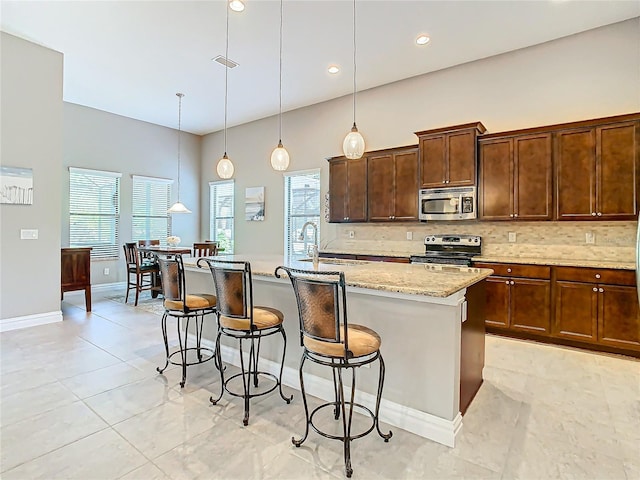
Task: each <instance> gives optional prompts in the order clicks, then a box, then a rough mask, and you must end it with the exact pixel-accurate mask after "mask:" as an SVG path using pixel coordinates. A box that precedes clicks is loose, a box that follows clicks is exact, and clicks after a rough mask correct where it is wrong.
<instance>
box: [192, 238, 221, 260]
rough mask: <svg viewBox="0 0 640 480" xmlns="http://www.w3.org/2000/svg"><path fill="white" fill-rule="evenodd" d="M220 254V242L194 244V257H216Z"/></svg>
mask: <svg viewBox="0 0 640 480" xmlns="http://www.w3.org/2000/svg"><path fill="white" fill-rule="evenodd" d="M217 254H218V242H199V243H194V244H193V256H194V257H214V256H216V255H217Z"/></svg>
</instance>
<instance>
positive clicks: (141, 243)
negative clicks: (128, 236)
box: [138, 240, 160, 247]
mask: <svg viewBox="0 0 640 480" xmlns="http://www.w3.org/2000/svg"><path fill="white" fill-rule="evenodd" d="M151 245H160V240H138V246H139V247H148V246H151Z"/></svg>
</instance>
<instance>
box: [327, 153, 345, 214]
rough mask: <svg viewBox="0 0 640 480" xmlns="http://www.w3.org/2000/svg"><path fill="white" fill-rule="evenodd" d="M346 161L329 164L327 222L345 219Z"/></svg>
mask: <svg viewBox="0 0 640 480" xmlns="http://www.w3.org/2000/svg"><path fill="white" fill-rule="evenodd" d="M347 191H348V188H347V161H346V160H334V161H332V162H331V163H330V164H329V222H346V221H347V210H346V206H347Z"/></svg>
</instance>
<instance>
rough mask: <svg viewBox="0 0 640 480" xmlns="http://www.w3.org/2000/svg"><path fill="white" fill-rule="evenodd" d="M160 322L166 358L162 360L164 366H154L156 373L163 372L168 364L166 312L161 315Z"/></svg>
mask: <svg viewBox="0 0 640 480" xmlns="http://www.w3.org/2000/svg"><path fill="white" fill-rule="evenodd" d="M160 323H161V324H162V339H163V340H164V351H165V353H166V354H167V359H166V360H165V362H164V367H162V368H160V367H157V368H156V371H157V372H158V373H162V372H164V371H165V370H166V369H167V367H168V366H169V342H168V340H167V314H166V313H165V314H164V315H162V321H161V322H160Z"/></svg>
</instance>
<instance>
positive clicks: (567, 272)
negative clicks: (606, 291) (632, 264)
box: [555, 267, 636, 286]
mask: <svg viewBox="0 0 640 480" xmlns="http://www.w3.org/2000/svg"><path fill="white" fill-rule="evenodd" d="M555 273H556V280H565V281H569V282H587V283H607V284H609V285H629V286H633V285H635V284H636V274H635V272H634V271H632V270H611V269H606V268H582V267H555Z"/></svg>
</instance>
